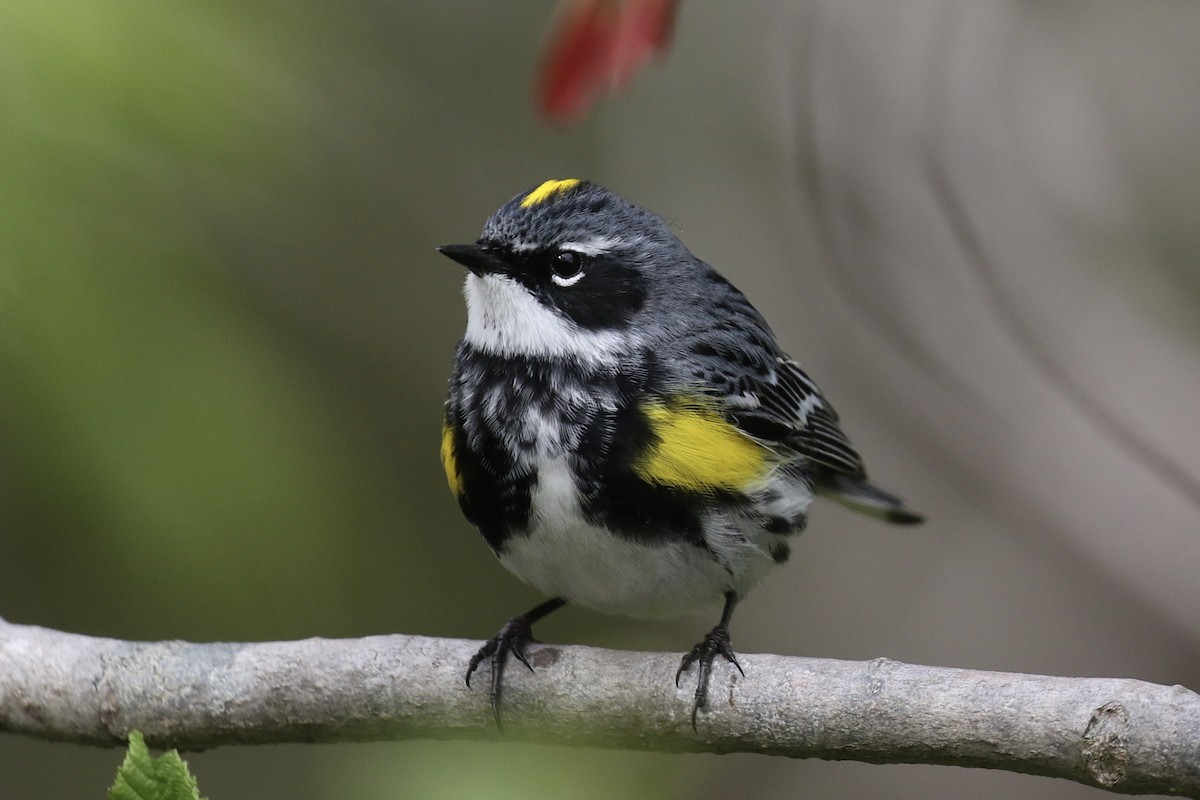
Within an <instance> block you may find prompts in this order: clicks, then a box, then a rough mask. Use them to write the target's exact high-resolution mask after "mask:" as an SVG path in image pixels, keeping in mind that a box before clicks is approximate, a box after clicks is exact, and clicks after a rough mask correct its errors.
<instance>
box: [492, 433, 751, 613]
mask: <svg viewBox="0 0 1200 800" xmlns="http://www.w3.org/2000/svg"><path fill="white" fill-rule="evenodd" d="M532 508H533V509H534V514H533V517H532V518H531V520H530V528H531V531H530V533H529V534H528V535H524V536H523V535H520V534H517V535H515V536H513V537H512V538H511V539H509V540H508V541H507V542H506V543H505V550H504V552H503V553H502V554H501V555H500V562H501V563H502V564H503V565H504V566H505V567H506V568H507V569H508V570H510V571H511V572H512V573H513V574H515V575H517V576H518V577H519V578H521V579H522V580H524V581H526V582H528V583H530V584H532V585H533V586H535V587H537V588H538V589H540V590H541V591H542V592H544V593H545V594H547V595H550V596H552V597H562V598H565V599H566V600H568V601H569V602H571V603H573V604H575V605H580V606H584V607H585V608H591V609H594V610H596V611H602V612H606V613H613V614H622V615H625V616H632V617H648V618H664V617H673V616H678V615H680V614H685V613H688V612H691V611H696V610H700V609H704V608H709V607H712V606H714V605H718V604H719V603H720V602H721V600H722V598H723V595H724V593H725V592H727V591H730V590H733V591H737V592H738V593H739V594H744V593H745V592H746V591H747V590H748V589H749V588H750V586H751V585H752V584H753V583H756V582H757V581H758V579H759V578H761V577H762V576H763V575H764V574H765V573H766V572H767V571H768V570H769V569H770V568H771V567H772V566H774V562H773V560H772V559H771V558H770V556H769V555H768V553H767V552H766V550H765V549H764V548H762V547H760V546H756V545H754V544H752V543H750V542H749V541H746V540H745V539H742V538H741V537H740V536H739V537H737V538H738V541H739V543H740V546H739V550H740V552H738V553H737V554H735V558H734V560H733V562H732V563H733V569H727V568H726V567H725V566H722V565H721V564H719V563H718V562H717V561H716V560H715V559H714V558H713V557H712V555H711V554H710V553H709V552H707V551H705V550H704V549H702V548H700V547H697V546H696V545H694V544H691V543H689V542H687V541H683V540H682V539H681V540H680V541H678V542H677V543H665V544H655V545H649V544H642V543H639V542H635V541H631V540H629V539H626V538H623V537H620V536H617V535H615V534H613V533H612V532H611V531H609V530H607V529H605V528H603V527H600V526H597V525H593V524H592V523H590V522H589V521H588V520H587V519H585V518H584V516H583V514H582V512H581V510H580V504H579V497H578V494H577V492H576V491H575V488H574V484H573V482H572V480H571V475H570V467H569V466H568V464H567V463H566V460H565V459H564V458H561V457H559V458H555V459H544V460H542V461H541V463H539V466H538V481H537V486H536V488H535V489H534V491H533V495H532ZM731 547H732V545H729V544H728V543H726V550H729V549H730V548H731Z"/></svg>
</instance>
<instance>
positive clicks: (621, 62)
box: [537, 0, 678, 124]
mask: <svg viewBox="0 0 1200 800" xmlns="http://www.w3.org/2000/svg"><path fill="white" fill-rule="evenodd" d="M677 5H678V0H567V2H566V3H565V4H564V5H562V6H560V11H559V13H558V19H557V21H556V23H555V25H554V30H553V33H552V34H551V36H550V40H549V44H548V45H547V47H546V51H545V54H544V56H543V59H542V66H541V70H540V86H539V90H538V98H537V103H538V109H539V111H540V112H541V113H542V114H543V115H544V116H546V117H547V118H549V119H551V120H552V121H554V122H559V123H564V124H565V123H570V122H574V121H576V120H578V119H579V118H581V117H582V116H583V115H584V114H586V113H587V111H588V110H589V109H590V108H591V107H592V104H593V103H594V102H595V101H596V98H597V97H598V96H599V95H600V94H602V93H604V92H611V91H615V90H617V89H620V88H621V87H623V86H625V85H626V84H627V83H628V82H629V80H630V79H632V77H633V76H634V75H635V74H636V73H637V71H638V70H639V69H640V68H641V67H642V65H643V64H645V63H646V62H647V61H648V60H650V58H651V57H652V56H654V55H655V54H657V53H660V52H662V51H664V50H665V49H666V47H667V44H668V42H669V40H670V37H671V29H672V27H673V24H674V19H675V8H676V6H677Z"/></svg>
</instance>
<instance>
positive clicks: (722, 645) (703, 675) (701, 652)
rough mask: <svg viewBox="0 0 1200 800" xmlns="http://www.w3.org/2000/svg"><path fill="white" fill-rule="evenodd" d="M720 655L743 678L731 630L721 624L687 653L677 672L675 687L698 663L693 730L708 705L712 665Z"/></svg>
mask: <svg viewBox="0 0 1200 800" xmlns="http://www.w3.org/2000/svg"><path fill="white" fill-rule="evenodd" d="M718 655H720V656H723V657H724V658H725V660H726V661H728V662H729V663H730V664H733V665H734V666H735V667H737V668H738V672H741V673H742V675H743V677H744V676H745V674H746V673H745V672H744V671H743V670H742V665H741V664H739V663H738V660H737V655H735V654H734V652H733V645H732V643H731V642H730V639H729V628H728V627H727V626H726V625H725V624H724V623H721V624H719V625H717V626H716V627H715V628H713V629H712V630H711V631H709V632H708V635H707V636H705V637H704V639H703V640H702V641H700V643H699V644H697V645H696V646H695V647H693V648H692V650H691V652H689V653H686V654H685V655H684V656H683V658H682V659H681V660H680V662H679V669H678V670H676V671H675V685H676V686H678V685H679V676H680V675H682V674H683V673H684V672H686V671H687V669H688V667H690V666H691V665H692V664H694V663H698V664H699V667H698V668H697V673H698V674H697V681H696V699H695V701H694V702H693V703H692V730H693V731H695V730H696V714H697V713H698V712H699V711H700V709H701V708H704V706H705V705H707V704H708V679H709V676H710V675H711V673H712V663H713V661H714V660H715V659H716V657H717V656H718Z"/></svg>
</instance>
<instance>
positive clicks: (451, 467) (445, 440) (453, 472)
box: [442, 422, 463, 497]
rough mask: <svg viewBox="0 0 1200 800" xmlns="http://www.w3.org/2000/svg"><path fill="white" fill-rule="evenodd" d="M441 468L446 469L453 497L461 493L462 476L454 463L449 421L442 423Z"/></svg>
mask: <svg viewBox="0 0 1200 800" xmlns="http://www.w3.org/2000/svg"><path fill="white" fill-rule="evenodd" d="M442 469H444V470H446V483H448V484H449V485H450V491H451V492H453V493H454V496H455V497H458V496H459V495H460V494H462V488H463V487H462V478H461V477H460V476H459V474H458V465H457V464H455V463H454V428H452V427H450V423H449V422H443V423H442Z"/></svg>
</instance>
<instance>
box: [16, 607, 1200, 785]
mask: <svg viewBox="0 0 1200 800" xmlns="http://www.w3.org/2000/svg"><path fill="white" fill-rule="evenodd" d="M477 647H478V642H467V641H462V640H457V639H432V638H426V637H421V636H373V637H368V638H365V639H342V640H330V639H307V640H304V641H296V642H265V643H257V644H228V643H219V644H189V643H186V642H152V643H142V642H125V641H118V640H114V639H101V638H93V637H88V636H79V635H75V634H69V633H61V632H58V631H53V630H48V629H45V628H37V627H32V626H23V625H12V624H9V623H7V622H4V621H3V620H0V730H3V731H9V732H13V733H21V734H26V735H29V736H34V737H38V738H41V739H49V740H55V741H67V742H77V743H81V744H94V745H118V744H121V743H123V742H124V739H125V736H126V734H127V733H128V732H129V731H130V730H133V729H137V730H140V731H142V732H143V733H144V734H145V735H146V740H147V741H148V742H149V743H150V744H152V745H154V746H157V747H177V748H180V749H185V750H188V749H198V748H210V747H216V746H218V745H229V744H256V743H268V742H347V741H368V740H386V739H412V738H472V739H496V738H499V737H500V734H499V733H498V732H497V730H496V725H495V721H494V720H493V719H492V716H491V712H490V710H489V708H488V702H487V692H486V690H485V689H484V688H479V689H478V690H469V689H467V688H466V686H464V684H463V674H464V669H465V665H466V663H467V661H468V659H469V658H470V656H471V654H472V653H474V652H475V650H476V648H477ZM531 655H532V663H533V665H534V667H535V668H536V670H537V671H536V673H530V672H528V671H527V670H525V669H523V668H517V667H515V666H514V668H512V669H509V670H508V671H507V672H506V675H505V682H506V688H505V705H504V714H505V733H504V738H505V739H509V740H520V741H531V742H547V743H559V744H573V745H593V746H602V747H624V748H633V749H641V750H658V751H674V752H712V753H730V752H753V753H763V754H767V755H782V756H790V757H793V758H825V759H851V760H856V761H866V762H873V763H922V764H951V765H957V766H968V767H990V768H994V769H1004V770H1009V771H1013V772H1023V773H1028V774H1032V775H1047V776H1054V777H1060V778H1067V779H1070V780H1074V781H1078V782H1080V783H1085V784H1089V785H1092V786H1098V787H1101V788H1105V789H1110V790H1112V791H1116V792H1122V793H1126V794H1145V793H1157V794H1180V795H1185V796H1190V797H1200V695H1197V694H1195V693H1193V692H1191V691H1189V690H1187V689H1184V688H1183V687H1181V686H1174V687H1168V686H1159V685H1156V684H1150V683H1145V682H1142V681H1136V680H1123V679H1109V678H1055V677H1046V676H1039V675H1019V674H1010V673H1002V672H980V671H973V670H964V669H947V668H941V667H923V666H914V665H909V664H901V663H899V662H895V661H889V660H887V659H876V660H874V661H869V662H848V661H833V660H827V659H812V658H791V657H785V656H775V655H742V656H740V658H741V663H742V666H743V667H744V668H745V670H746V677H745V678H743V677H741V676H740V675H739V674H738V672H737V670H735V669H733V668H732V667H730V668H727V669H722V670H720V671H716V672H714V676H713V682H712V686H711V690H710V701H709V707H708V708H707V709H706V710H705V711H704V712H702V713H701V715H700V719H699V732H698V733H694V732H693V731H692V726H691V720H690V712H691V703H690V700H691V694H692V691H693V688H692V687H691V686H689V685H688V683H687V682H686V681H685V682H683V683H682V684H681V688H679V689H676V688H675V685H674V681H673V679H672V676H673V675H674V674H675V668H676V666H677V665H678V662H679V657H678V655H676V654H666V653H630V652H616V651H610V650H598V649H594V648H588V647H575V646H572V647H559V646H552V645H538V646H535V647H534V648H533V649H532V653H531ZM485 685H486V681H485V682H484V683H483V684H481V686H485Z"/></svg>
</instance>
